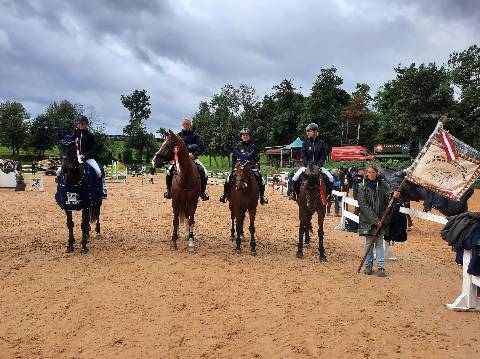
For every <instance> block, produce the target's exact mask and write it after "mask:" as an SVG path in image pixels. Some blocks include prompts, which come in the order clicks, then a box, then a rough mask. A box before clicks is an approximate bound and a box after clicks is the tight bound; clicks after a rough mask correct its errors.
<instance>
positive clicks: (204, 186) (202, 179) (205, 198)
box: [200, 174, 210, 201]
mask: <svg viewBox="0 0 480 359" xmlns="http://www.w3.org/2000/svg"><path fill="white" fill-rule="evenodd" d="M206 189H207V179H206V178H205V175H204V174H201V175H200V198H201V199H202V201H208V200H209V199H210V197H209V196H208V194H207V193H206V192H205V191H206Z"/></svg>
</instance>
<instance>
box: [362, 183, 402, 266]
mask: <svg viewBox="0 0 480 359" xmlns="http://www.w3.org/2000/svg"><path fill="white" fill-rule="evenodd" d="M406 181H407V180H406V179H405V178H404V179H403V180H402V182H401V183H400V186H398V188H397V189H395V191H398V192H401V191H402V189H403V187H404V186H405V183H406ZM395 200H396V198H395V197H393V195H392V198H390V202H388V206H387V208H386V209H385V212H383V216H382V219H381V220H380V226H379V227H377V230H376V231H375V234H374V235H373V238H372V242H371V243H370V245H369V246H368V249H367V250H366V251H365V254H364V255H363V258H362V262H361V263H360V265H359V266H358V269H357V273H360V270H361V269H362V266H363V263H365V259H366V258H367V255H368V253H369V252H370V251H371V250H372V248H373V244H374V243H375V242H376V240H377V237H378V234H379V233H380V230H381V229H382V226H383V222H384V221H385V218H387V216H388V214H389V213H390V210H391V209H392V207H393V202H395Z"/></svg>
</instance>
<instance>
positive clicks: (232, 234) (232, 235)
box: [230, 210, 235, 241]
mask: <svg viewBox="0 0 480 359" xmlns="http://www.w3.org/2000/svg"><path fill="white" fill-rule="evenodd" d="M230 216H231V218H232V228H230V239H231V240H232V241H234V240H235V216H234V215H233V211H232V210H230Z"/></svg>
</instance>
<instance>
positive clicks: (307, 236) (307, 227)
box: [305, 211, 312, 248]
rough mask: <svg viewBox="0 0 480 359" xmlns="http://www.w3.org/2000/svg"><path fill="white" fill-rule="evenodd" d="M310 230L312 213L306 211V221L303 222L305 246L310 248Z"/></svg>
mask: <svg viewBox="0 0 480 359" xmlns="http://www.w3.org/2000/svg"><path fill="white" fill-rule="evenodd" d="M311 231H312V213H310V211H308V212H307V221H306V222H305V247H307V248H310V232H311Z"/></svg>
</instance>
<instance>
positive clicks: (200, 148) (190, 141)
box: [178, 130, 205, 158]
mask: <svg viewBox="0 0 480 359" xmlns="http://www.w3.org/2000/svg"><path fill="white" fill-rule="evenodd" d="M178 136H180V137H181V138H182V140H183V142H185V145H186V146H187V149H188V152H189V153H192V154H193V156H194V157H195V158H197V157H198V156H200V155H201V154H202V153H203V152H205V145H204V144H203V140H202V139H201V138H200V136H199V135H197V133H196V132H195V131H193V130H189V131H185V130H181V131H180V132H179V133H178ZM190 145H196V146H190Z"/></svg>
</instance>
